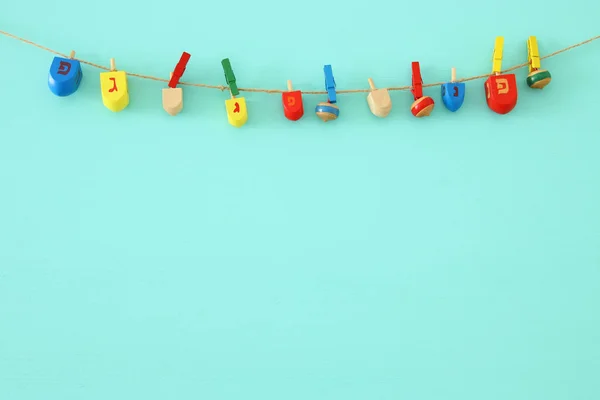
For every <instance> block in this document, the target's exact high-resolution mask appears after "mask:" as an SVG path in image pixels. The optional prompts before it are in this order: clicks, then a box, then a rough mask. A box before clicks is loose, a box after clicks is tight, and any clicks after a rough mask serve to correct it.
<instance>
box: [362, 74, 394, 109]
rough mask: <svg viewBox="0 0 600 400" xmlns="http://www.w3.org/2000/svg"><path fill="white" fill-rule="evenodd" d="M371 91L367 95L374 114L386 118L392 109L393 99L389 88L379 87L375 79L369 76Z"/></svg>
mask: <svg viewBox="0 0 600 400" xmlns="http://www.w3.org/2000/svg"><path fill="white" fill-rule="evenodd" d="M368 81H369V87H370V88H371V91H370V92H369V94H368V95H367V103H368V104H369V109H370V110H371V112H372V113H373V115H375V116H377V117H380V118H385V117H387V116H388V114H389V113H390V111H392V99H391V97H390V93H389V92H388V90H387V89H377V88H376V87H375V83H373V79H371V78H369V79H368Z"/></svg>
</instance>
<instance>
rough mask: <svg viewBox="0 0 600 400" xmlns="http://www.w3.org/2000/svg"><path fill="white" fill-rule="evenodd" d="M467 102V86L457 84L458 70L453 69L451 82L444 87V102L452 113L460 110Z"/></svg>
mask: <svg viewBox="0 0 600 400" xmlns="http://www.w3.org/2000/svg"><path fill="white" fill-rule="evenodd" d="M464 100H465V84H464V83H462V82H456V68H454V67H452V77H451V78H450V82H447V83H444V84H443V85H442V101H443V102H444V105H445V106H446V108H447V109H448V110H450V111H452V112H454V111H456V110H458V109H459V108H460V106H462V104H463V101H464Z"/></svg>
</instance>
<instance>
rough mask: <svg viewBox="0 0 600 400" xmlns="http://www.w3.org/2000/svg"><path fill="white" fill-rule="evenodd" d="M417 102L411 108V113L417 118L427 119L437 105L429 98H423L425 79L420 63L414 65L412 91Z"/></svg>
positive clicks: (415, 62)
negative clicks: (422, 76) (422, 75)
mask: <svg viewBox="0 0 600 400" xmlns="http://www.w3.org/2000/svg"><path fill="white" fill-rule="evenodd" d="M411 92H412V94H413V96H414V98H415V101H414V102H413V103H412V105H411V106H410V111H411V112H412V114H413V115H414V116H415V117H418V118H421V117H427V116H429V114H431V112H432V111H433V106H434V105H435V103H434V101H433V99H432V98H431V97H429V96H423V79H422V78H421V67H420V66H419V62H418V61H414V62H413V63H412V90H411Z"/></svg>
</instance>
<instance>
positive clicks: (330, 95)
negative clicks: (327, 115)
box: [323, 64, 337, 104]
mask: <svg viewBox="0 0 600 400" xmlns="http://www.w3.org/2000/svg"><path fill="white" fill-rule="evenodd" d="M323 72H325V90H326V91H327V99H328V100H329V102H330V103H332V104H334V103H336V102H337V97H336V94H335V79H333V70H332V69H331V65H329V64H328V65H326V66H325V67H323Z"/></svg>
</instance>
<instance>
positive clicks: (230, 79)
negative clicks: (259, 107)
mask: <svg viewBox="0 0 600 400" xmlns="http://www.w3.org/2000/svg"><path fill="white" fill-rule="evenodd" d="M221 65H222V66H223V71H224V72H225V81H226V82H227V85H228V86H229V92H230V93H231V99H228V100H225V110H226V111H227V120H228V121H229V123H230V124H231V125H233V126H235V127H236V128H240V127H241V126H243V125H244V124H245V123H246V122H247V121H248V108H247V107H246V99H244V98H243V97H236V96H238V95H239V94H240V91H239V89H238V87H237V83H236V81H235V75H234V74H233V69H232V68H231V63H230V62H229V59H228V58H225V59H224V60H223V61H221Z"/></svg>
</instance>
